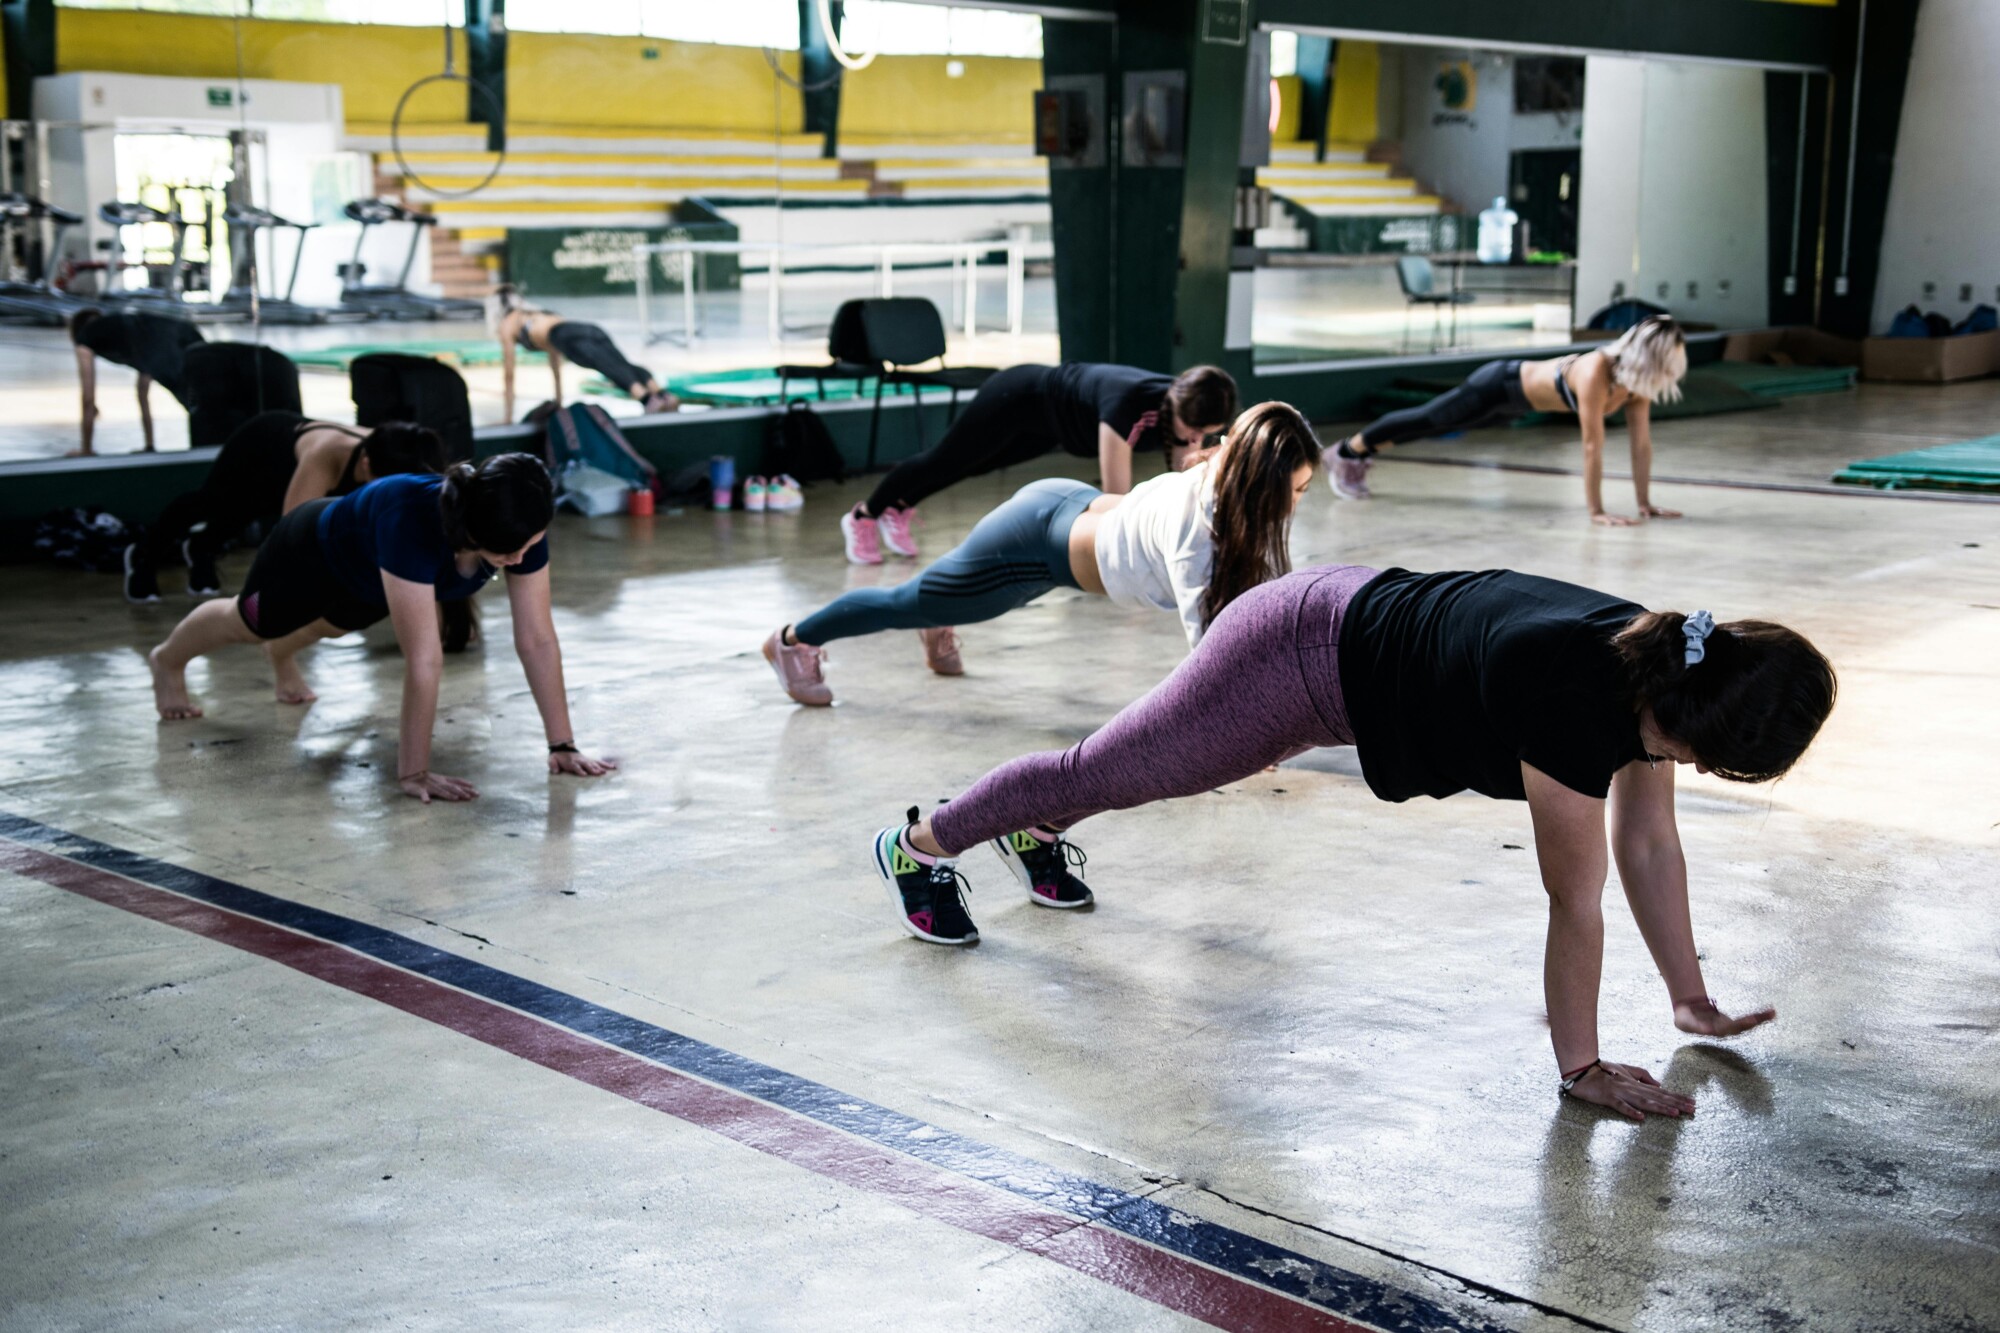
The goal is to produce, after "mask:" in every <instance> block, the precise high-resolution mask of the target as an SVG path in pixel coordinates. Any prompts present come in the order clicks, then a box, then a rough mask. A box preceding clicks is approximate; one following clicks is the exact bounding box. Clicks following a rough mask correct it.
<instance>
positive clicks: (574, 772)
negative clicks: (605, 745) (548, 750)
mask: <svg viewBox="0 0 2000 1333" xmlns="http://www.w3.org/2000/svg"><path fill="white" fill-rule="evenodd" d="M617 767H618V761H617V760H616V759H592V758H591V757H590V756H589V755H587V754H583V753H581V752H579V751H576V750H560V751H557V752H556V753H555V754H552V755H550V756H549V772H551V773H568V774H570V775H571V776H573V777H579V778H601V777H603V776H604V775H605V774H606V773H609V772H611V771H612V770H613V769H615V768H617Z"/></svg>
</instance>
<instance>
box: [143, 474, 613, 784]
mask: <svg viewBox="0 0 2000 1333" xmlns="http://www.w3.org/2000/svg"><path fill="white" fill-rule="evenodd" d="M554 515H555V496H554V488H553V487H552V486H551V485H550V482H549V474H548V469H546V468H545V467H543V466H542V463H541V460H540V459H537V458H535V457H534V456H533V455H531V454H501V455H500V456H499V457H497V458H489V459H487V460H486V461H485V462H483V463H481V464H479V465H478V466H477V467H474V466H473V465H472V464H470V463H458V464H455V465H453V467H452V468H451V469H450V471H448V472H446V473H445V475H443V476H442V477H439V476H425V475H407V476H398V477H385V478H383V479H382V480H380V481H376V482H371V483H370V484H368V485H367V486H364V487H362V488H361V489H360V490H358V491H354V492H353V493H351V494H349V495H346V496H343V497H341V498H340V499H337V500H336V499H326V500H313V501H310V502H308V503H306V504H302V505H300V506H299V507H298V508H296V509H294V510H292V511H291V512H290V513H289V514H287V515H285V517H284V518H282V519H280V520H279V521H278V525H277V527H275V528H273V529H272V531H271V535H270V536H269V537H268V538H266V539H265V542H264V544H263V546H261V547H259V548H258V551H257V560H256V562H255V563H254V564H253V565H251V567H250V574H249V577H247V578H246V579H244V581H243V591H242V593H241V594H240V595H239V596H236V597H231V598H226V599H218V600H216V601H213V602H207V603H204V604H203V605H201V606H199V607H197V608H196V609H195V610H194V611H193V612H191V613H190V614H189V615H188V617H187V619H185V620H183V621H182V622H181V623H180V624H179V625H177V626H176V627H175V628H174V632H173V633H172V634H171V635H169V636H168V638H167V641H166V642H165V643H163V644H161V645H160V646H159V647H157V648H155V649H153V651H152V652H151V653H150V654H149V655H148V658H147V660H148V661H149V662H150V663H151V664H152V668H153V697H154V700H155V702H156V703H157V704H158V705H159V709H160V716H161V717H162V718H164V719H166V720H167V721H170V722H171V721H175V720H177V719H180V718H189V717H200V716H201V709H200V708H199V707H197V706H196V705H195V704H194V703H193V702H192V701H191V700H190V699H189V698H188V693H187V680H186V674H187V664H188V663H189V662H191V661H192V660H194V659H195V658H197V657H200V656H201V655H202V654H204V653H210V652H214V651H215V650H216V649H217V648H220V647H222V646H223V645H225V644H231V643H259V642H261V643H263V644H264V645H265V647H266V649H267V650H268V651H269V653H270V657H271V665H272V667H273V668H274V669H275V670H276V672H277V676H278V700H279V702H281V703H290V704H304V703H311V702H312V701H313V700H314V699H315V698H316V697H317V696H316V695H315V694H314V693H313V692H312V690H311V689H310V688H309V687H308V686H307V685H306V682H305V678H304V677H303V676H302V675H300V674H299V669H298V664H297V662H296V661H295V660H294V659H295V658H296V656H297V654H298V652H299V650H300V649H301V648H304V647H306V646H307V645H309V644H313V643H317V642H318V641H319V640H321V639H330V638H337V637H339V636H340V635H343V634H351V633H353V632H354V631H355V630H358V629H365V628H367V627H368V626H370V625H372V624H375V623H376V622H377V621H379V620H382V619H385V618H386V619H388V620H389V621H390V623H391V624H392V625H394V626H395V630H396V641H397V642H398V643H399V644H400V645H401V646H402V649H403V661H404V664H405V667H404V679H403V720H402V732H401V744H400V747H399V750H398V762H397V765H396V778H397V782H398V783H399V784H400V785H401V786H402V788H403V791H404V792H405V793H406V794H408V795H410V796H414V797H416V798H417V799H418V800H421V801H424V802H425V803H429V802H430V801H431V800H432V799H437V800H445V801H465V800H470V799H472V798H473V797H475V796H477V795H479V792H478V790H477V789H476V788H474V787H473V785H472V784H471V783H469V782H467V781H465V780H464V779H462V778H453V777H447V776H445V775H444V774H442V773H433V772H431V767H430V765H431V724H432V722H433V721H434V719H435V717H436V715H437V696H438V678H439V676H440V675H441V673H442V671H443V668H444V656H443V649H442V647H441V646H440V644H439V641H438V633H437V610H436V604H437V603H439V602H451V601H458V600H462V599H464V598H468V597H471V596H472V595H473V594H474V593H476V592H478V591H479V590H480V589H481V588H482V587H484V586H485V585H486V582H487V580H489V579H491V578H492V577H493V575H494V574H495V573H496V572H498V571H499V570H502V569H504V570H506V571H507V573H508V578H507V601H508V604H509V606H510V607H511V609H512V612H513V620H514V648H515V651H516V652H517V653H519V654H520V658H521V667H522V669H523V670H524V671H526V673H527V676H528V688H529V689H530V690H531V691H532V692H533V693H534V696H535V706H536V707H537V708H538V709H540V710H541V714H542V725H543V727H544V729H545V730H546V731H547V733H548V742H549V771H550V772H551V773H573V774H576V775H577V776H579V777H596V776H598V775H600V774H603V773H606V772H609V771H610V770H611V768H613V767H614V765H613V764H611V763H609V762H606V761H601V760H596V759H592V758H590V757H589V756H588V755H585V754H583V753H582V752H580V751H579V750H578V749H577V748H576V742H575V738H574V734H573V733H572V732H571V730H570V724H569V703H568V700H567V698H566V697H565V694H564V690H563V674H562V648H561V646H560V645H559V644H558V643H557V642H556V630H555V624H554V621H553V620H552V619H551V617H550V614H549V575H548V565H549V541H548V526H549V520H550V519H551V518H552V517H554Z"/></svg>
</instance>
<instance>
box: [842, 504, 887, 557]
mask: <svg viewBox="0 0 2000 1333" xmlns="http://www.w3.org/2000/svg"><path fill="white" fill-rule="evenodd" d="M840 535H841V536H842V537H845V538H846V539H847V562H848V563H849V564H851V565H879V564H881V563H882V534H881V530H880V528H879V527H878V526H877V524H876V522H875V520H874V519H872V518H864V517H862V515H861V510H860V506H858V505H857V506H856V507H855V508H853V509H850V510H848V511H847V512H846V513H845V514H842V515H841V516H840Z"/></svg>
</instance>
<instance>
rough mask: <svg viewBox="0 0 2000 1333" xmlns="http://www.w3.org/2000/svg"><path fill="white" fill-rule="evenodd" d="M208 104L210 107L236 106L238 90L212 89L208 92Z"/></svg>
mask: <svg viewBox="0 0 2000 1333" xmlns="http://www.w3.org/2000/svg"><path fill="white" fill-rule="evenodd" d="M208 104H209V105H210V106H235V105H236V90H235V89H234V88H210V89H209V90H208Z"/></svg>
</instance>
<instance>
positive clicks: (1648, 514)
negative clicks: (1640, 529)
mask: <svg viewBox="0 0 2000 1333" xmlns="http://www.w3.org/2000/svg"><path fill="white" fill-rule="evenodd" d="M1639 516H1640V517H1641V518H1680V517H1682V514H1681V511H1680V510H1678V509H1662V508H1660V507H1659V506H1658V505H1641V506H1640V508H1639Z"/></svg>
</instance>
